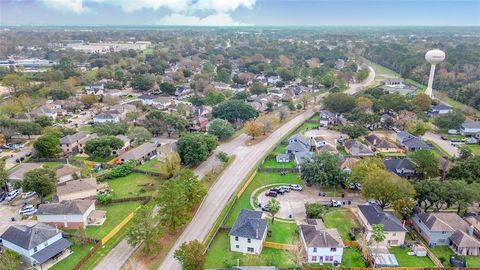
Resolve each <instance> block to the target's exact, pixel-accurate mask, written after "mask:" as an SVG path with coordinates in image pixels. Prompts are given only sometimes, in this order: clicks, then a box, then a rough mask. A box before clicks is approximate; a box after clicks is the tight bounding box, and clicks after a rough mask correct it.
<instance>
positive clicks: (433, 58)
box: [425, 49, 445, 98]
mask: <svg viewBox="0 0 480 270" xmlns="http://www.w3.org/2000/svg"><path fill="white" fill-rule="evenodd" d="M425 60H427V62H429V63H430V64H431V65H432V66H431V67H430V77H429V78H428V86H427V90H425V94H427V95H428V96H429V97H431V98H433V90H432V84H433V75H434V74H435V66H436V65H437V64H438V63H440V62H442V61H443V60H445V53H444V52H443V51H441V50H439V49H434V50H430V51H428V52H427V53H426V54H425Z"/></svg>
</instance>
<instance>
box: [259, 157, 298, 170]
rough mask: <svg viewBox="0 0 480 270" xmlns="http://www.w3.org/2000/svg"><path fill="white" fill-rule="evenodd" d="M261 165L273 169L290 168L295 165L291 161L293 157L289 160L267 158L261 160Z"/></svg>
mask: <svg viewBox="0 0 480 270" xmlns="http://www.w3.org/2000/svg"><path fill="white" fill-rule="evenodd" d="M263 167H264V168H274V169H292V168H293V167H295V164H294V163H293V159H291V160H290V161H289V162H277V160H276V159H267V160H265V162H263Z"/></svg>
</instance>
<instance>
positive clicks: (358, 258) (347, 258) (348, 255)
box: [341, 247, 365, 267]
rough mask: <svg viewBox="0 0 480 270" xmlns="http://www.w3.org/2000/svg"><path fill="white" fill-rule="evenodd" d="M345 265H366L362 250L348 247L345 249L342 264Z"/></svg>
mask: <svg viewBox="0 0 480 270" xmlns="http://www.w3.org/2000/svg"><path fill="white" fill-rule="evenodd" d="M341 266H343V267H365V262H364V261H363V258H362V255H361V254H360V251H359V250H358V249H356V248H349V247H346V248H344V249H343V257H342V264H341Z"/></svg>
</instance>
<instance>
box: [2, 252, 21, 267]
mask: <svg viewBox="0 0 480 270" xmlns="http://www.w3.org/2000/svg"><path fill="white" fill-rule="evenodd" d="M0 265H1V266H2V269H3V270H17V269H19V268H20V255H18V254H17V253H15V252H13V251H11V250H9V249H5V250H4V251H3V252H0Z"/></svg>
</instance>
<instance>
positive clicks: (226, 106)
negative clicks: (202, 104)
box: [212, 100, 258, 123]
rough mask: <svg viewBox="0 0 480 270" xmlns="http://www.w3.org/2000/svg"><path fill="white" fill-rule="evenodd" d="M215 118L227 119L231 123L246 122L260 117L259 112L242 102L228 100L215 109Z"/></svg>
mask: <svg viewBox="0 0 480 270" xmlns="http://www.w3.org/2000/svg"><path fill="white" fill-rule="evenodd" d="M212 114H213V117H215V118H221V119H225V120H227V121H228V122H230V123H234V122H236V121H245V120H248V119H251V118H254V117H257V116H258V112H257V111H256V110H255V109H254V108H253V107H252V106H250V105H248V104H247V103H245V102H243V101H241V100H227V101H224V102H222V103H220V104H218V105H217V106H215V107H214V108H213V111H212Z"/></svg>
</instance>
